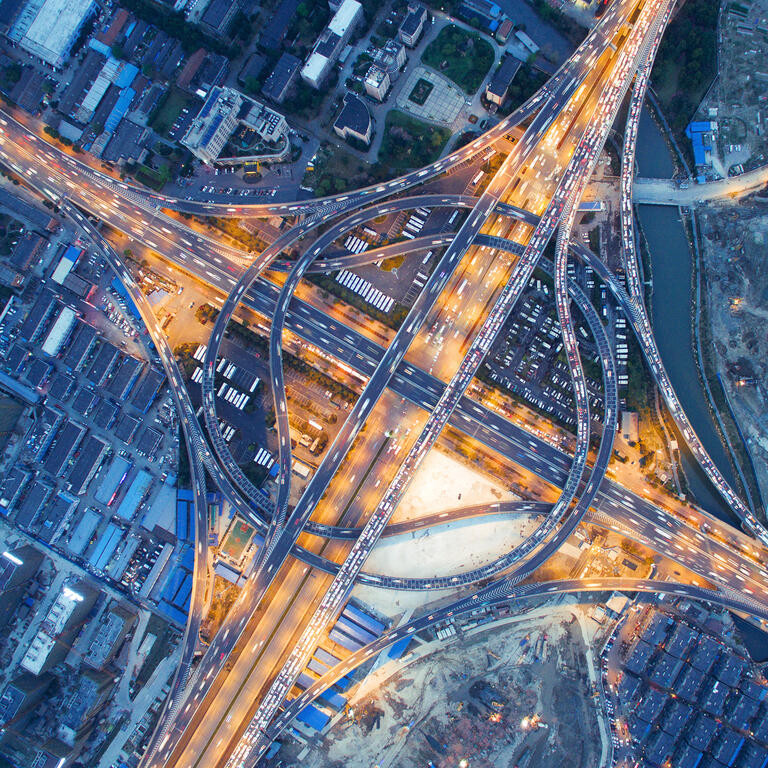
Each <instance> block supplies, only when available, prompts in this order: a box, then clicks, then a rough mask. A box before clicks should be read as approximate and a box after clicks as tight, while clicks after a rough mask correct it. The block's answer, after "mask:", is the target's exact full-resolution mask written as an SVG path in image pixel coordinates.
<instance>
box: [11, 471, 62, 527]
mask: <svg viewBox="0 0 768 768" xmlns="http://www.w3.org/2000/svg"><path fill="white" fill-rule="evenodd" d="M52 493H53V487H52V486H51V485H49V484H48V483H45V482H43V481H42V480H34V481H33V482H32V484H31V485H30V486H29V490H28V491H27V493H26V495H25V496H24V500H23V501H22V502H21V504H20V505H19V509H18V511H17V512H16V525H20V526H22V527H24V528H28V527H29V526H30V525H31V524H32V521H33V520H34V519H35V515H36V514H37V511H38V510H39V509H41V508H42V507H43V505H44V504H45V502H46V501H48V498H49V497H50V495H51V494H52Z"/></svg>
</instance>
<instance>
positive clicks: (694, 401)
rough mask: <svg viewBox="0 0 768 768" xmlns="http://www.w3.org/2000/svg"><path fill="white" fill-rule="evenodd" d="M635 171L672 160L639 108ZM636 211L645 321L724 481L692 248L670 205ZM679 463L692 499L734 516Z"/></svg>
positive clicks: (686, 463) (660, 170)
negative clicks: (694, 299)
mask: <svg viewBox="0 0 768 768" xmlns="http://www.w3.org/2000/svg"><path fill="white" fill-rule="evenodd" d="M637 165H638V175H640V176H647V177H661V178H670V177H671V176H672V174H673V172H674V165H673V163H672V158H671V156H670V152H669V149H668V148H667V144H666V142H665V141H664V138H663V136H662V134H661V132H660V130H659V128H658V127H657V126H656V124H655V123H654V121H653V120H652V119H651V118H650V117H649V116H648V114H647V113H645V112H644V113H643V114H642V116H641V119H640V127H639V131H638V136H637ZM638 217H639V220H640V225H641V226H642V229H643V232H644V233H645V237H646V240H647V242H648V249H649V252H650V261H651V271H652V278H653V299H652V311H651V322H652V323H653V327H654V329H656V343H657V344H658V347H659V353H660V354H661V358H662V360H663V361H664V366H665V368H666V369H667V373H668V374H669V378H670V379H671V381H672V386H673V387H674V389H675V392H676V393H677V396H678V398H679V399H680V402H681V404H682V406H683V408H684V409H685V412H686V413H687V415H688V418H689V419H690V421H691V424H692V425H693V428H694V430H695V431H696V434H697V435H698V436H699V439H700V440H701V442H702V443H703V445H704V447H705V448H706V450H707V452H708V453H709V455H710V457H711V458H712V460H713V461H714V462H715V464H716V465H717V467H718V468H719V469H720V471H721V472H722V473H723V475H724V477H725V478H726V480H728V482H729V483H733V482H734V479H733V472H732V470H731V465H730V462H729V461H728V456H727V454H726V451H725V448H724V446H723V444H722V442H721V441H720V437H719V435H718V433H717V430H716V428H715V424H714V422H713V419H712V416H711V414H710V411H709V408H708V406H707V398H706V393H705V391H704V388H703V386H702V384H701V381H700V379H699V374H698V369H697V367H696V361H695V352H694V348H693V336H692V322H693V320H692V315H691V307H692V304H691V275H692V270H693V264H692V254H691V252H690V249H689V247H688V241H687V238H686V236H685V230H684V229H683V225H682V222H681V220H680V214H679V211H678V209H677V208H673V207H671V206H658V205H641V206H638ZM682 462H683V468H684V470H685V475H686V478H687V479H688V485H689V488H690V491H691V494H692V495H693V497H694V499H695V501H696V503H697V504H698V505H699V506H701V507H703V508H704V509H706V510H707V511H708V512H711V513H712V514H714V515H717V517H719V518H721V519H723V520H728V521H730V522H734V521H735V518H734V517H733V515H732V513H731V512H730V511H729V510H728V508H727V507H726V506H725V504H724V503H723V502H722V500H721V499H720V495H719V494H718V493H717V491H716V490H715V489H714V488H713V487H712V485H711V484H710V482H709V481H708V480H707V478H706V475H704V473H703V472H702V471H701V470H700V469H699V468H698V464H697V463H696V461H695V460H694V459H693V457H692V456H691V455H690V453H688V451H687V449H684V450H683V455H682Z"/></svg>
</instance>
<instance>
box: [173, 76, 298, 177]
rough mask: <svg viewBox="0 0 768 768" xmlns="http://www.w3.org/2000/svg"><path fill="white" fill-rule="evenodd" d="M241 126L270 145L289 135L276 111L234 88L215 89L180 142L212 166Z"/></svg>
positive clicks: (285, 125)
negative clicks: (253, 132)
mask: <svg viewBox="0 0 768 768" xmlns="http://www.w3.org/2000/svg"><path fill="white" fill-rule="evenodd" d="M240 125H244V126H246V127H247V128H250V129H251V130H253V131H255V132H256V133H257V135H258V136H259V138H261V139H262V140H264V141H267V142H270V143H277V142H278V141H279V140H280V139H282V138H283V137H284V136H285V135H286V134H287V132H288V124H287V123H286V121H285V118H284V117H283V115H281V114H280V113H279V112H275V111H274V110H272V109H270V108H269V107H267V106H266V105H264V104H262V103H261V102H258V101H255V100H254V99H250V98H248V97H247V96H245V95H244V94H242V93H240V92H239V91H236V90H234V89H233V88H224V87H218V86H217V87H216V88H213V89H211V92H210V94H209V95H208V98H207V99H206V100H205V103H204V104H203V107H202V109H201V110H200V112H199V113H198V115H197V117H196V118H195V119H194V120H193V121H192V124H191V125H190V127H189V130H188V131H187V133H186V135H185V136H184V138H183V139H182V142H181V143H182V144H184V146H185V147H187V148H188V149H189V150H190V151H191V152H192V153H193V154H194V155H195V156H196V157H198V158H199V159H200V160H202V161H203V162H204V163H207V164H211V163H213V162H215V161H216V160H218V159H219V157H220V155H221V152H222V150H223V149H224V147H225V146H226V144H227V142H228V141H229V138H230V136H231V135H232V133H233V132H234V131H235V129H236V128H237V127H238V126H240Z"/></svg>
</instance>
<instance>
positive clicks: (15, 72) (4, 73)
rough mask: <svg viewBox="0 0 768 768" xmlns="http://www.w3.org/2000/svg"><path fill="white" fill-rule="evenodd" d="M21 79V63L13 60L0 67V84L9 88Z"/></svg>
mask: <svg viewBox="0 0 768 768" xmlns="http://www.w3.org/2000/svg"><path fill="white" fill-rule="evenodd" d="M20 79H21V64H19V62H18V61H14V62H13V63H12V64H9V65H8V66H6V67H3V68H2V69H0V86H2V87H3V88H6V89H7V90H11V88H13V86H14V85H16V83H18V82H19V80H20Z"/></svg>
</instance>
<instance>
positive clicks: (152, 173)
mask: <svg viewBox="0 0 768 768" xmlns="http://www.w3.org/2000/svg"><path fill="white" fill-rule="evenodd" d="M163 169H167V170H165V171H163V170H162V169H161V170H160V171H156V170H155V169H154V168H150V167H149V166H148V165H142V166H140V167H139V168H138V169H137V170H136V173H135V174H134V176H135V177H136V181H140V182H141V183H142V184H144V186H146V187H149V188H150V189H154V190H155V191H156V192H159V191H160V190H161V189H162V188H163V187H164V186H165V183H166V182H167V181H170V179H171V174H170V169H168V166H167V165H164V166H163Z"/></svg>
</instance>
